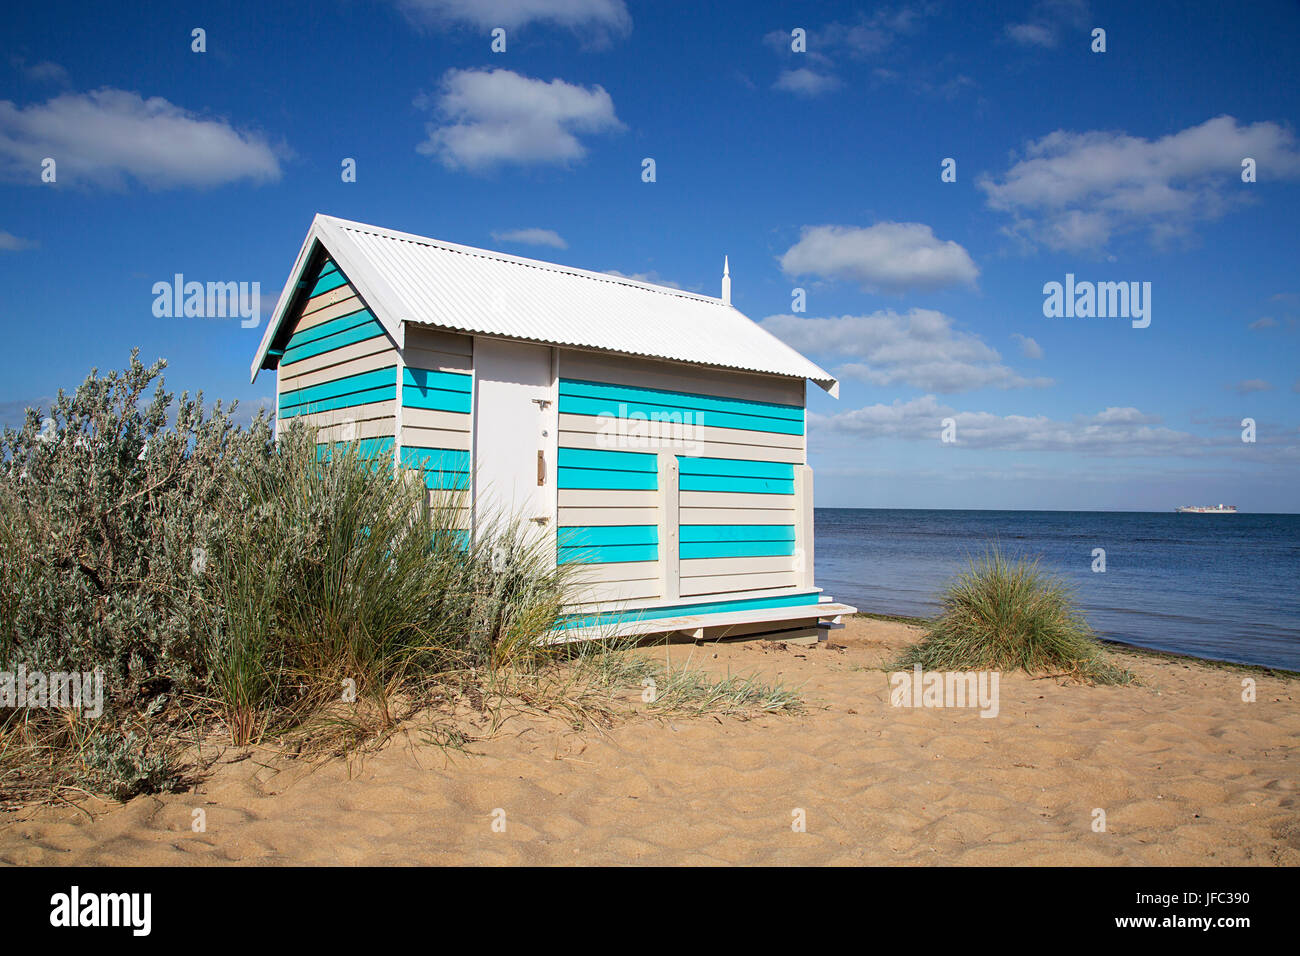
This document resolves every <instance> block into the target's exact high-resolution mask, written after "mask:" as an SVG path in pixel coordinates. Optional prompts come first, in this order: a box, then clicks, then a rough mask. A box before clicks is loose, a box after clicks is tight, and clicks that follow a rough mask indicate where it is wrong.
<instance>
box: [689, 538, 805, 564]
mask: <svg viewBox="0 0 1300 956" xmlns="http://www.w3.org/2000/svg"><path fill="white" fill-rule="evenodd" d="M678 554H679V555H680V557H681V558H682V560H684V561H685V560H689V559H691V558H772V557H781V556H784V555H789V554H794V542H793V541H700V542H696V543H694V544H687V543H686V542H685V541H683V542H682V544H681V550H680V551H679V552H678Z"/></svg>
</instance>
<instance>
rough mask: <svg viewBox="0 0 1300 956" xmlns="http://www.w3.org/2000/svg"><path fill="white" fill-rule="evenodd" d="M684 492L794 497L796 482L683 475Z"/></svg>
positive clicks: (680, 483) (681, 482)
mask: <svg viewBox="0 0 1300 956" xmlns="http://www.w3.org/2000/svg"><path fill="white" fill-rule="evenodd" d="M678 487H679V488H680V489H681V490H682V491H729V492H733V493H743V494H757V495H792V494H794V481H793V480H791V481H781V480H779V479H777V478H738V477H735V476H732V475H682V476H681V480H680V481H679V483H678Z"/></svg>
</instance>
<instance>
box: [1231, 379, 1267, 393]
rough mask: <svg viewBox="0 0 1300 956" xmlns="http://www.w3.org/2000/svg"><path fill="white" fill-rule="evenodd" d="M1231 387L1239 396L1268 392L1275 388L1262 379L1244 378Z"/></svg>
mask: <svg viewBox="0 0 1300 956" xmlns="http://www.w3.org/2000/svg"><path fill="white" fill-rule="evenodd" d="M1231 387H1232V389H1233V391H1235V392H1236V393H1237V394H1238V395H1251V394H1254V393H1255V392H1267V391H1270V390H1271V389H1272V388H1273V386H1272V384H1271V383H1270V382H1266V381H1265V380H1264V379H1262V378H1244V379H1242V380H1241V381H1240V382H1236V383H1235V384H1233V385H1232V386H1231Z"/></svg>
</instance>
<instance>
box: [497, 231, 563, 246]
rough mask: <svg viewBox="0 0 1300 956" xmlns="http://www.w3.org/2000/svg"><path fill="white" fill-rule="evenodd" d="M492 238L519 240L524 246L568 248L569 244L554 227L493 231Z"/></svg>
mask: <svg viewBox="0 0 1300 956" xmlns="http://www.w3.org/2000/svg"><path fill="white" fill-rule="evenodd" d="M492 238H493V239H495V240H496V241H497V242H519V243H523V244H524V245H526V246H550V247H552V248H553V249H567V248H569V244H568V243H567V242H565V241H564V238H563V237H562V236H561V235H560V234H559V233H558V232H556V231H555V230H554V229H511V230H509V231H508V232H494V233H492Z"/></svg>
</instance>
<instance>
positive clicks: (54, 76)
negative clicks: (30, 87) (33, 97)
mask: <svg viewBox="0 0 1300 956" xmlns="http://www.w3.org/2000/svg"><path fill="white" fill-rule="evenodd" d="M13 64H14V66H16V67H17V68H18V69H20V70H22V72H23V75H24V76H26V77H27V79H29V80H32V81H33V82H36V83H58V84H66V83H67V82H68V71H67V70H65V69H64V68H63V67H62V66H60V65H59V64H58V63H55V62H54V61H53V60H42V61H41V62H40V63H32V64H31V65H28V63H27V61H26V60H24V59H23V58H22V57H14V58H13Z"/></svg>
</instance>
